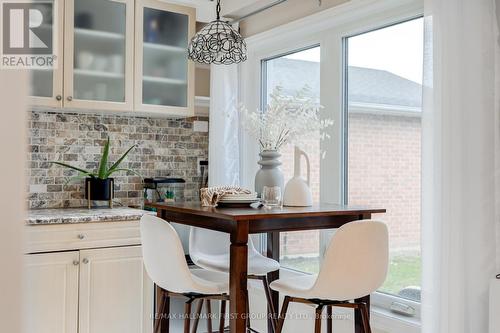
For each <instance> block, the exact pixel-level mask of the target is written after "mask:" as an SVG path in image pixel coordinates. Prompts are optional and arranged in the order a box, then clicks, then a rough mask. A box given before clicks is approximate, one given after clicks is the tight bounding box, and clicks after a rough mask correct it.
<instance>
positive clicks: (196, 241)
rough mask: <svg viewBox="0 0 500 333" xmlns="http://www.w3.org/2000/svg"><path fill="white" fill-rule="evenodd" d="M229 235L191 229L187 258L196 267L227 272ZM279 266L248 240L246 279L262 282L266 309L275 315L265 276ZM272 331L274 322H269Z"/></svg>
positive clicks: (274, 325) (274, 326)
mask: <svg viewBox="0 0 500 333" xmlns="http://www.w3.org/2000/svg"><path fill="white" fill-rule="evenodd" d="M229 246H230V241H229V235H228V234H225V233H222V232H217V231H212V230H208V229H203V228H195V227H191V231H190V234H189V256H190V257H191V260H192V261H193V263H194V264H195V265H196V266H199V267H202V268H205V269H208V270H213V271H215V272H225V273H227V272H229ZM279 268H280V264H279V263H278V262H277V261H276V260H273V259H271V258H267V257H265V256H263V255H262V254H261V253H260V252H259V251H257V249H256V248H255V246H254V245H253V242H252V239H251V237H250V238H248V278H249V279H258V280H261V281H262V284H263V286H264V292H265V294H266V299H267V304H268V308H269V309H270V311H271V312H272V313H275V311H274V307H273V303H272V301H271V290H270V289H269V283H268V280H267V274H268V273H270V272H274V271H277V270H278V269H279ZM271 323H272V327H273V330H275V329H276V321H275V320H271Z"/></svg>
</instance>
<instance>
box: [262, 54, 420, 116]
mask: <svg viewBox="0 0 500 333" xmlns="http://www.w3.org/2000/svg"><path fill="white" fill-rule="evenodd" d="M290 69H292V70H290ZM268 73H272V75H268V80H269V81H268V85H269V87H273V86H276V85H280V86H282V87H283V90H284V93H285V94H290V95H293V94H295V92H296V91H297V90H300V89H302V88H303V86H304V84H307V85H308V86H309V88H311V95H312V96H319V89H320V83H319V82H320V80H319V76H320V66H319V65H318V63H317V62H312V61H304V60H296V59H287V58H280V59H279V60H275V61H271V62H268ZM348 79H349V103H350V104H351V105H354V104H355V105H363V106H365V107H366V106H370V105H373V107H374V108H376V109H379V108H380V107H383V106H389V107H391V108H394V109H401V111H405V110H409V111H412V112H415V111H420V109H421V107H422V86H421V85H420V84H419V83H417V82H414V81H411V80H408V79H405V78H403V77H401V76H398V75H396V74H394V73H391V72H388V71H384V70H378V69H371V68H364V67H355V66H349V72H348ZM399 107H401V108H399Z"/></svg>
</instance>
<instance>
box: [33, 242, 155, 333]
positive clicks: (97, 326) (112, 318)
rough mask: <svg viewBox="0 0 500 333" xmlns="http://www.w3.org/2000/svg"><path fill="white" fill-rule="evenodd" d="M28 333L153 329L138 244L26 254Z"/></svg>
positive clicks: (126, 332) (150, 286) (113, 332)
mask: <svg viewBox="0 0 500 333" xmlns="http://www.w3.org/2000/svg"><path fill="white" fill-rule="evenodd" d="M26 259H27V281H26V282H27V287H26V289H27V293H26V294H25V295H26V296H25V297H27V300H26V302H25V304H28V305H27V306H28V308H27V309H26V310H27V312H26V313H27V314H28V316H27V325H26V330H25V332H26V333H28V332H29V333H31V332H37V333H77V332H79V333H151V332H152V318H151V314H152V312H153V284H152V282H151V280H150V279H149V278H148V277H147V275H146V272H145V270H144V266H143V262H142V253H141V247H140V246H123V247H110V248H98V249H85V250H79V251H69V252H53V253H42V254H28V255H26Z"/></svg>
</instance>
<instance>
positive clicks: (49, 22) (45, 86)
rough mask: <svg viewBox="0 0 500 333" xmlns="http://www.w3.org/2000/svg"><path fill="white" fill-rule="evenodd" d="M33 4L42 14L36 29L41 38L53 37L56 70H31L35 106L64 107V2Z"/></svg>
mask: <svg viewBox="0 0 500 333" xmlns="http://www.w3.org/2000/svg"><path fill="white" fill-rule="evenodd" d="M33 4H34V5H35V6H36V8H37V9H38V10H40V12H41V13H42V16H43V22H42V24H41V25H40V27H38V28H35V29H36V34H37V35H39V36H44V35H49V36H50V35H52V46H53V52H54V55H55V56H56V58H57V59H56V61H57V65H56V66H55V68H33V69H30V95H31V96H32V99H31V103H32V104H33V105H45V106H53V107H61V106H62V93H63V92H62V90H63V87H62V81H63V77H62V73H63V69H62V63H63V61H62V47H61V46H62V40H63V33H62V31H63V29H62V24H63V12H64V8H63V4H64V3H63V0H52V1H50V0H49V1H46V0H35V1H33Z"/></svg>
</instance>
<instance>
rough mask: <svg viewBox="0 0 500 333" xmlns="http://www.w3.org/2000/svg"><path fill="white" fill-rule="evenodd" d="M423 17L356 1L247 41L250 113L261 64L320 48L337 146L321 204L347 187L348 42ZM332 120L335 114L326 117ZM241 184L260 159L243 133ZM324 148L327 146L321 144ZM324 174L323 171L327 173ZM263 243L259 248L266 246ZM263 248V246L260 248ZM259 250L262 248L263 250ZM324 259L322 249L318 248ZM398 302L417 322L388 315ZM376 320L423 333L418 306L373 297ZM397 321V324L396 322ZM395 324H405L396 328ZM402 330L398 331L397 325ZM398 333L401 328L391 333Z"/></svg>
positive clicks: (403, 8)
mask: <svg viewBox="0 0 500 333" xmlns="http://www.w3.org/2000/svg"><path fill="white" fill-rule="evenodd" d="M422 15H423V3H422V1H420V0H371V1H356V0H353V1H351V2H348V3H346V4H343V5H339V6H336V7H333V8H330V9H326V10H323V11H321V12H319V13H317V14H313V15H311V16H309V17H305V18H302V19H299V20H297V21H294V22H292V23H288V24H285V25H283V26H279V27H277V28H274V29H272V30H269V31H266V32H263V33H260V34H258V35H255V36H251V37H249V38H247V39H246V42H247V47H248V60H247V61H246V62H244V63H243V64H241V65H240V75H241V80H240V87H239V88H240V97H241V102H242V103H243V104H244V105H245V106H246V107H247V108H248V109H250V110H252V109H257V108H259V107H260V106H261V102H262V100H261V95H262V91H263V90H262V85H261V83H262V79H263V77H264V76H263V70H262V68H261V66H262V61H263V60H266V59H272V58H275V57H279V56H280V55H286V54H289V53H294V52H296V51H298V50H301V49H307V48H309V47H311V46H314V45H318V44H319V45H320V46H321V64H320V66H321V78H320V80H321V83H320V90H321V93H320V100H321V104H322V105H323V106H324V108H325V109H326V110H329V109H331V110H333V112H334V114H333V116H334V117H333V120H334V122H335V124H334V126H331V129H330V131H331V132H330V133H329V134H330V135H331V137H332V140H334V142H338V144H337V145H332V146H334V147H323V146H322V150H323V151H327V155H326V158H325V160H324V163H325V167H324V168H323V164H322V171H321V179H322V182H323V179H325V180H327V184H326V185H325V186H322V187H321V196H320V197H321V201H322V202H332V203H338V202H345V201H344V200H346V193H347V188H346V187H345V183H344V179H346V178H344V176H345V173H346V172H347V170H346V169H345V163H344V158H345V156H346V155H345V154H346V152H345V143H346V141H345V139H346V137H345V135H347V133H346V132H345V131H344V128H343V126H345V124H346V122H345V119H344V117H345V116H346V114H345V113H344V105H345V101H346V96H344V94H345V93H346V91H345V90H344V89H343V86H344V83H345V73H344V68H345V66H344V64H345V61H346V59H344V57H345V54H344V47H343V41H344V38H346V37H352V36H355V35H358V34H361V33H364V32H367V31H371V30H376V29H379V28H382V27H386V26H390V25H393V24H397V23H400V22H404V21H407V20H410V19H413V18H416V17H419V16H422ZM328 115H329V116H331V114H328ZM240 145H241V159H240V170H241V171H240V172H241V181H242V185H244V186H250V187H252V186H253V178H254V176H255V172H256V166H257V160H258V146H257V145H256V144H255V142H254V140H252V139H251V138H250V137H248V135H247V134H246V133H245V132H244V131H243V130H241V129H240ZM322 145H323V143H322ZM323 169H324V170H323ZM332 234H333V231H330V230H327V231H324V232H322V233H321V237H322V238H324V239H325V241H323V240H322V243H323V244H327V243H328V242H326V240H329V239H330V237H331V235H332ZM263 240H264V239H262V238H260V239H258V241H257V243H260V245H264V247H263V249H265V244H266V243H265V242H262V241H263ZM257 245H259V244H257ZM260 245H259V246H260ZM320 250H321V252H320V255H323V254H324V249H323V248H322V249H320ZM395 300H397V301H398V302H400V303H404V304H407V305H409V306H411V307H413V308H415V310H416V315H415V316H414V317H405V316H403V315H399V314H396V313H393V312H391V311H390V305H391V303H392V302H394V301H395ZM372 305H373V307H372V309H373V310H372V311H373V314H374V316H373V317H372V320H373V321H374V323H375V324H376V327H380V328H387V329H390V328H391V327H398V328H401V327H404V329H405V332H419V331H420V324H419V321H420V303H416V302H413V301H409V300H406V299H403V298H399V297H395V296H392V295H388V294H383V293H381V292H376V293H374V294H373V295H372ZM392 320H395V321H392ZM396 321H397V322H398V323H399V324H401V325H399V324H396ZM398 325H399V326H398ZM390 331H395V332H397V331H398V329H396V328H395V329H394V330H390Z"/></svg>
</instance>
